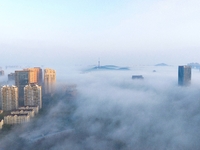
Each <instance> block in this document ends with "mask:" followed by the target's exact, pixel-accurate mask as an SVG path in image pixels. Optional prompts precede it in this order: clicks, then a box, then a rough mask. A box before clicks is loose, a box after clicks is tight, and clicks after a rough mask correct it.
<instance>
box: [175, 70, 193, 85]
mask: <svg viewBox="0 0 200 150" xmlns="http://www.w3.org/2000/svg"><path fill="white" fill-rule="evenodd" d="M190 82H191V67H190V66H179V67H178V85H180V86H187V85H189V84H190Z"/></svg>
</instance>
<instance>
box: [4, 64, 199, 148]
mask: <svg viewBox="0 0 200 150" xmlns="http://www.w3.org/2000/svg"><path fill="white" fill-rule="evenodd" d="M165 70H167V71H168V74H166V71H165ZM170 70H171V71H170ZM139 72H140V73H142V74H143V76H144V78H145V79H144V80H131V76H132V75H133V74H136V73H139ZM76 77H79V78H74V80H73V82H74V83H76V84H77V87H76V88H77V89H76V96H74V95H73V94H74V93H71V92H70V89H69V88H66V90H58V91H59V92H58V93H57V95H56V97H54V98H55V99H54V100H53V102H50V103H48V106H46V108H48V110H44V111H43V112H42V113H41V115H39V116H38V117H37V118H34V119H33V120H32V122H30V123H29V124H25V125H19V126H16V127H14V128H13V129H12V130H11V131H10V133H8V134H6V135H5V136H4V137H3V136H2V137H1V140H0V148H1V149H13V148H14V149H22V150H23V149H49V150H56V149H61V150H62V149H63V150H64V149H73V150H80V149H81V150H83V149H85V150H86V149H87V150H93V149H96V150H100V149H109V150H112V149H113V150H132V149H134V150H141V149H183V150H184V149H199V148H200V144H199V142H198V141H199V140H200V136H199V135H200V133H199V130H198V129H199V125H200V109H199V108H200V94H199V90H200V88H199V85H200V84H198V81H197V82H195V83H196V84H192V85H191V86H189V87H179V86H177V72H176V69H174V68H170V67H167V69H161V68H158V69H157V72H156V73H153V72H152V68H143V69H138V70H136V69H135V70H131V71H112V72H109V71H108V72H105V71H98V72H89V73H84V74H79V75H77V76H76ZM197 77H199V73H198V72H194V77H193V79H194V81H196V79H197ZM71 82H72V81H71ZM62 87H63V86H62Z"/></svg>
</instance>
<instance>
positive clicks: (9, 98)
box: [1, 85, 18, 111]
mask: <svg viewBox="0 0 200 150" xmlns="http://www.w3.org/2000/svg"><path fill="white" fill-rule="evenodd" d="M1 102H2V110H4V111H11V110H15V109H17V108H18V88H17V87H16V86H14V85H13V86H7V85H6V86H3V87H2V88H1Z"/></svg>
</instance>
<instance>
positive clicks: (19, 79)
mask: <svg viewBox="0 0 200 150" xmlns="http://www.w3.org/2000/svg"><path fill="white" fill-rule="evenodd" d="M29 72H30V71H28V70H20V71H15V85H16V86H17V87H18V94H19V105H20V106H23V105H24V104H23V98H24V87H25V86H26V85H28V84H29V83H30V73H29Z"/></svg>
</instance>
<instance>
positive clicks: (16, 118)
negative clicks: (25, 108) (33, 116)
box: [4, 113, 30, 124]
mask: <svg viewBox="0 0 200 150" xmlns="http://www.w3.org/2000/svg"><path fill="white" fill-rule="evenodd" d="M29 121H30V116H29V115H28V113H27V114H18V115H15V114H11V115H8V116H4V124H21V123H26V122H29Z"/></svg>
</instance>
